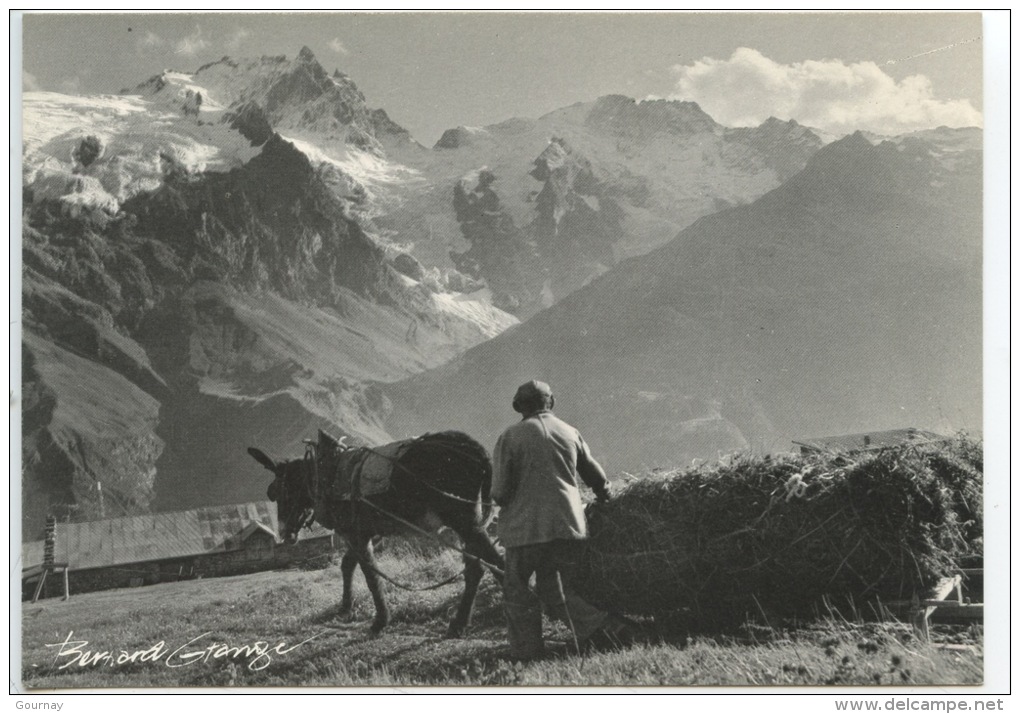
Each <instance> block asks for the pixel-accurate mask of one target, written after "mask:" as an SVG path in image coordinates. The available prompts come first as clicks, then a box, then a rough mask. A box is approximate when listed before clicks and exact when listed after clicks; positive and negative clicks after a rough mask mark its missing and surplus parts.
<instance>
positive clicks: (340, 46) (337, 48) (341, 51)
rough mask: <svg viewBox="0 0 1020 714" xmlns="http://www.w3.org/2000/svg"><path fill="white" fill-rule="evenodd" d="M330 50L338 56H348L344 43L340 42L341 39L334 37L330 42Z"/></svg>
mask: <svg viewBox="0 0 1020 714" xmlns="http://www.w3.org/2000/svg"><path fill="white" fill-rule="evenodd" d="M329 48H330V49H331V50H333V51H334V52H336V53H337V54H338V55H345V54H348V50H347V48H346V47H344V43H343V42H341V41H340V38H339V37H334V38H333V39H332V40H330V42H329Z"/></svg>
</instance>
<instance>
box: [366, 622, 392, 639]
mask: <svg viewBox="0 0 1020 714" xmlns="http://www.w3.org/2000/svg"><path fill="white" fill-rule="evenodd" d="M387 624H388V623H387V621H386V620H375V621H373V622H372V626H371V627H370V628H368V631H369V633H371V634H372V635H380V634H382V631H383V630H385V629H386V625H387Z"/></svg>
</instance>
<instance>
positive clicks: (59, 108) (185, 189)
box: [22, 53, 515, 536]
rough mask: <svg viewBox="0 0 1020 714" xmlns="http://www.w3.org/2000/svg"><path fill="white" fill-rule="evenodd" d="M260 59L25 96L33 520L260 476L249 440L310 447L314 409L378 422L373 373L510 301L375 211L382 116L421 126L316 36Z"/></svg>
mask: <svg viewBox="0 0 1020 714" xmlns="http://www.w3.org/2000/svg"><path fill="white" fill-rule="evenodd" d="M254 65H256V68H255V69H254V70H253V69H251V68H250V67H247V68H246V67H245V66H244V65H239V64H238V63H233V62H230V61H227V60H224V61H223V62H222V63H217V64H214V65H211V66H209V67H207V68H203V69H202V70H200V71H199V72H198V73H196V74H195V75H183V74H179V73H164V74H163V75H160V76H159V77H157V78H154V79H153V80H150V81H148V82H146V83H145V84H143V85H142V86H141V87H140V88H139V90H137V91H138V92H139V93H138V94H131V95H126V96H122V97H93V98H85V97H65V96H62V95H55V94H51V93H29V94H26V96H25V100H24V111H25V121H24V124H25V146H24V174H23V175H24V192H23V196H24V212H23V222H24V230H23V244H24V247H23V261H24V271H23V278H24V289H23V307H24V313H23V329H24V341H23V354H24V359H23V367H24V370H23V374H24V378H23V396H24V402H23V429H24V441H23V447H22V456H23V464H24V466H23V473H22V476H23V496H24V503H25V507H24V509H23V526H24V528H25V533H26V534H28V535H30V536H34V535H35V534H36V531H37V530H38V529H39V528H40V527H41V524H42V519H43V516H44V515H45V514H46V513H48V512H55V513H57V514H58V515H60V516H61V517H63V516H64V515H65V514H68V513H71V514H73V516H74V517H76V518H88V517H97V516H99V515H100V514H101V513H106V514H107V515H120V514H123V513H125V512H137V511H144V510H147V509H150V508H153V507H157V508H160V509H167V508H178V507H185V506H194V505H201V504H214V503H222V502H236V501H243V500H246V499H251V498H256V497H261V494H262V493H263V491H264V483H262V481H261V480H259V479H255V478H253V475H252V474H253V471H254V469H253V468H252V467H251V465H249V464H247V463H246V461H247V459H246V458H245V454H244V448H245V447H246V446H248V445H251V444H256V443H257V444H261V445H263V447H264V448H266V449H267V450H268V451H270V452H272V453H278V454H288V453H291V454H292V453H299V452H300V448H301V445H300V440H301V438H302V437H305V436H308V435H309V434H310V433H311V434H314V429H315V428H316V427H318V426H323V427H327V428H329V429H330V430H332V431H334V432H336V431H345V432H348V433H351V434H353V435H355V436H358V437H360V438H363V439H366V440H372V441H376V440H382V439H385V438H386V434H385V432H384V431H383V430H382V429H381V427H380V425H379V423H378V416H377V415H378V414H379V413H380V412H382V411H383V410H384V409H383V407H384V405H383V402H382V398H381V396H380V395H379V393H378V390H377V389H376V388H374V387H372V386H371V383H376V382H386V381H391V380H394V379H399V378H403V377H406V376H408V375H409V374H412V373H414V372H417V371H420V370H422V369H425V368H428V367H434V366H437V365H439V364H441V363H442V362H443V361H445V360H447V359H449V358H450V357H452V356H454V355H456V354H458V353H459V352H461V351H463V349H465V348H466V347H467V346H470V345H472V344H475V343H477V342H480V341H482V340H484V339H487V338H489V337H492V336H494V335H495V334H498V333H499V332H500V331H502V330H503V329H505V328H506V327H507V326H509V325H510V324H513V323H514V322H515V320H514V318H512V317H511V316H509V315H507V314H506V313H502V312H500V311H499V310H496V309H494V308H492V307H491V304H490V301H489V300H488V298H487V297H486V294H485V291H484V290H482V289H481V286H480V285H471V284H468V283H467V282H466V281H461V282H462V284H461V285H460V289H461V290H475V291H476V292H475V293H474V294H467V293H465V292H458V291H456V290H448V289H447V288H446V287H445V285H444V284H442V283H441V280H440V278H441V277H442V276H441V274H440V273H439V272H438V271H432V272H428V271H425V270H424V268H423V267H422V266H421V265H420V264H417V263H416V262H415V261H413V259H410V258H409V256H401V255H398V254H396V253H394V251H392V250H387V249H386V247H385V244H384V241H381V240H379V239H378V238H377V236H375V235H373V232H372V226H371V221H370V215H371V213H372V211H373V210H374V205H375V202H376V199H375V198H374V195H373V186H374V184H373V181H376V180H377V179H378V178H379V175H380V174H379V172H375V168H378V167H379V166H384V167H385V166H388V164H385V161H384V160H383V159H381V158H379V156H378V155H377V154H376V153H373V152H381V149H380V148H379V145H378V141H377V138H378V137H379V136H386V137H388V140H394V138H396V139H397V140H405V139H404V135H405V134H406V132H402V130H400V129H399V127H396V125H393V124H392V123H391V122H388V120H384V119H385V117H384V115H381V114H380V113H379V112H375V111H370V110H368V109H367V108H366V107H365V106H364V102H363V98H361V97H360V94H359V93H357V92H356V89H355V88H354V87H353V84H350V83H349V81H348V80H346V79H344V78H342V77H339V78H337V77H334V78H329V77H324V76H323V75H322V73H321V72H319V71H318V70H317V69H316V68H318V69H319V70H321V68H319V67H318V64H317V63H314V60H311V59H309V57H308V56H307V55H306V53H302V56H300V57H299V58H298V59H297V60H295V61H293V62H286V61H285V60H283V59H282V58H277V59H273V60H261V61H258V62H255V63H254ZM242 79H246V80H247V82H248V84H247V86H246V85H245V83H244V82H243V81H241V80H242ZM206 80H208V81H206ZM203 82H204V83H203ZM274 122H275V124H274ZM277 125H279V126H282V127H287V130H288V131H290V132H292V133H301V132H308V133H312V132H314V131H319V132H320V133H321V134H322V137H320V138H321V141H320V142H319V143H318V144H317V145H315V146H311V145H309V144H307V143H305V142H302V141H301V140H287V139H285V138H284V137H283V135H282V134H280V133H279V131H277ZM323 127H325V128H323ZM322 147H325V148H322ZM366 157H369V158H366ZM373 162H375V163H373ZM390 168H392V167H390ZM387 170H388V169H387ZM383 173H385V172H383Z"/></svg>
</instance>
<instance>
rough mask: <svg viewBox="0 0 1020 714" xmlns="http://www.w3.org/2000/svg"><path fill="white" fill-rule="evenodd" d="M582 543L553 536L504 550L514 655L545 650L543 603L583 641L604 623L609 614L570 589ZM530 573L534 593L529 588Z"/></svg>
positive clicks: (538, 652) (511, 649) (533, 654)
mask: <svg viewBox="0 0 1020 714" xmlns="http://www.w3.org/2000/svg"><path fill="white" fill-rule="evenodd" d="M583 547H584V544H583V543H582V542H581V541H577V540H554V541H549V542H548V543H536V544H534V545H524V546H518V547H512V548H507V549H506V576H505V580H504V583H503V592H504V606H505V609H506V619H507V629H508V630H509V635H510V654H511V656H513V657H521V658H529V657H537V656H539V655H541V654H542V651H543V646H542V607H543V606H544V607H545V610H546V612H547V613H548V614H549V616H550V617H554V618H556V619H557V620H560V621H562V622H564V623H565V624H566V625H567V626H568V627H572V628H573V631H574V635H575V636H576V637H577V641H578V642H579V643H583V642H584V641H585V640H587V639H588V638H589V637H590V636H591V635H592V634H593V633H595V632H596V631H597V630H598V629H599V628H600V627H602V625H603V624H604V623H605V621H606V617H607V614H606V613H605V612H604V611H602V610H600V609H598V608H597V607H595V606H594V605H591V604H589V603H588V602H586V601H585V600H584V599H582V598H581V597H580V595H578V594H577V592H576V591H575V590H574V589H573V587H572V581H573V577H574V573H575V572H576V569H577V564H578V560H579V558H580V555H581V549H582V548H583ZM532 573H534V574H535V591H534V592H533V591H532V590H531V588H530V587H529V580H530V579H531V575H532ZM536 592H537V594H536Z"/></svg>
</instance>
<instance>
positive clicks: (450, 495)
mask: <svg viewBox="0 0 1020 714" xmlns="http://www.w3.org/2000/svg"><path fill="white" fill-rule="evenodd" d="M426 436H427V435H426ZM422 438H424V437H418V439H417V440H416V441H420V440H421V439H422ZM363 448H364V449H365V450H366V451H370V452H372V453H373V454H375V455H376V456H378V457H379V458H381V459H386V460H387V461H389V462H390V463H391V464H393V465H394V466H395V467H396V468H398V469H400V470H401V471H403V472H404V473H406V474H408V475H409V476H415V475H416V474H415V473H414V471H412V470H411V469H409V468H407V467H406V466H404V465H403V464H402V463H400V458H401V457H402V456H403V454H401V455H400V456H387V455H386V454H380V453H379V452H378V451H376V450H375V449H373V448H372V447H370V446H365V447H363ZM447 448H450V447H447ZM450 450H451V451H453V452H454V453H458V454H460V453H462V452H461V451H460V450H458V449H453V448H450ZM465 455H466V454H465ZM475 461H478V460H477V459H475ZM478 463H483V462H481V461H478ZM415 485H417V486H424V487H425V488H427V489H429V490H432V491H435V492H436V493H438V494H440V495H442V496H445V497H446V498H449V499H451V500H453V501H460V502H462V503H480V504H481V505H482V507H483V508H484V507H485V506H488V507H489V508H492V506H495V505H497V504H496V502H495V501H483V500H482V499H480V498H475V499H471V498H464V497H463V496H458V495H456V494H453V493H449V492H447V491H444V490H442V489H441V488H436V487H435V486H433V485H432V484H430V483H428V482H427V481H420V480H419V481H415Z"/></svg>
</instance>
